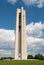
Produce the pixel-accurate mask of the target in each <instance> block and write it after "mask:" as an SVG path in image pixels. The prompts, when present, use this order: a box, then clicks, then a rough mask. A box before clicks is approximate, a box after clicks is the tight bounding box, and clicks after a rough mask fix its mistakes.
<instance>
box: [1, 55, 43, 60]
mask: <svg viewBox="0 0 44 65" xmlns="http://www.w3.org/2000/svg"><path fill="white" fill-rule="evenodd" d="M6 59H8V60H12V59H14V58H13V57H1V58H0V60H6ZM27 59H38V60H44V56H43V55H42V54H36V55H35V56H33V55H28V56H27Z"/></svg>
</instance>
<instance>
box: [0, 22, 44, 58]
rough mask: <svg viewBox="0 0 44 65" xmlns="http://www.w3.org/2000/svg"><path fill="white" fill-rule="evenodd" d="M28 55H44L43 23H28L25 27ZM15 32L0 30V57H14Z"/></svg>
mask: <svg viewBox="0 0 44 65" xmlns="http://www.w3.org/2000/svg"><path fill="white" fill-rule="evenodd" d="M26 34H27V52H28V54H36V53H42V54H44V52H43V50H44V23H41V22H38V23H33V22H32V23H30V24H28V25H27V26H26ZM14 43H15V31H14V30H6V29H0V57H2V56H14Z"/></svg>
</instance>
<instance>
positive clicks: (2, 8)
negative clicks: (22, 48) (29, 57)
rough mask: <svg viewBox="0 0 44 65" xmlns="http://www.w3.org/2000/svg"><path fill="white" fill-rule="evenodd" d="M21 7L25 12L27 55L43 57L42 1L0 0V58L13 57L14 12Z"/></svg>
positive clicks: (43, 6) (43, 11)
mask: <svg viewBox="0 0 44 65" xmlns="http://www.w3.org/2000/svg"><path fill="white" fill-rule="evenodd" d="M22 6H23V7H24V9H25V10H26V32H27V49H28V50H27V51H28V54H36V53H41V54H43V55H44V52H43V50H44V0H0V42H1V43H0V57H1V56H5V55H6V56H8V55H10V56H14V55H13V49H14V42H15V40H14V36H15V29H16V10H17V8H21V7H22ZM8 39H9V40H8ZM2 41H3V42H2ZM10 45H11V46H10ZM8 49H9V50H8ZM6 50H7V51H6ZM32 51H33V52H32ZM3 52H4V53H5V54H4V53H3Z"/></svg>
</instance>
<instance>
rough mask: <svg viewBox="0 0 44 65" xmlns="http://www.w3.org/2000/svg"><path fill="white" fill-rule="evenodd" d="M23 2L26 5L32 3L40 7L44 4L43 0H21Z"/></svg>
mask: <svg viewBox="0 0 44 65" xmlns="http://www.w3.org/2000/svg"><path fill="white" fill-rule="evenodd" d="M23 2H24V4H25V5H27V6H30V5H34V6H36V7H38V8H42V7H43V6H44V0H23Z"/></svg>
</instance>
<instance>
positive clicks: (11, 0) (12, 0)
mask: <svg viewBox="0 0 44 65" xmlns="http://www.w3.org/2000/svg"><path fill="white" fill-rule="evenodd" d="M7 1H8V2H9V3H11V4H15V3H16V2H17V0H7Z"/></svg>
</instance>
